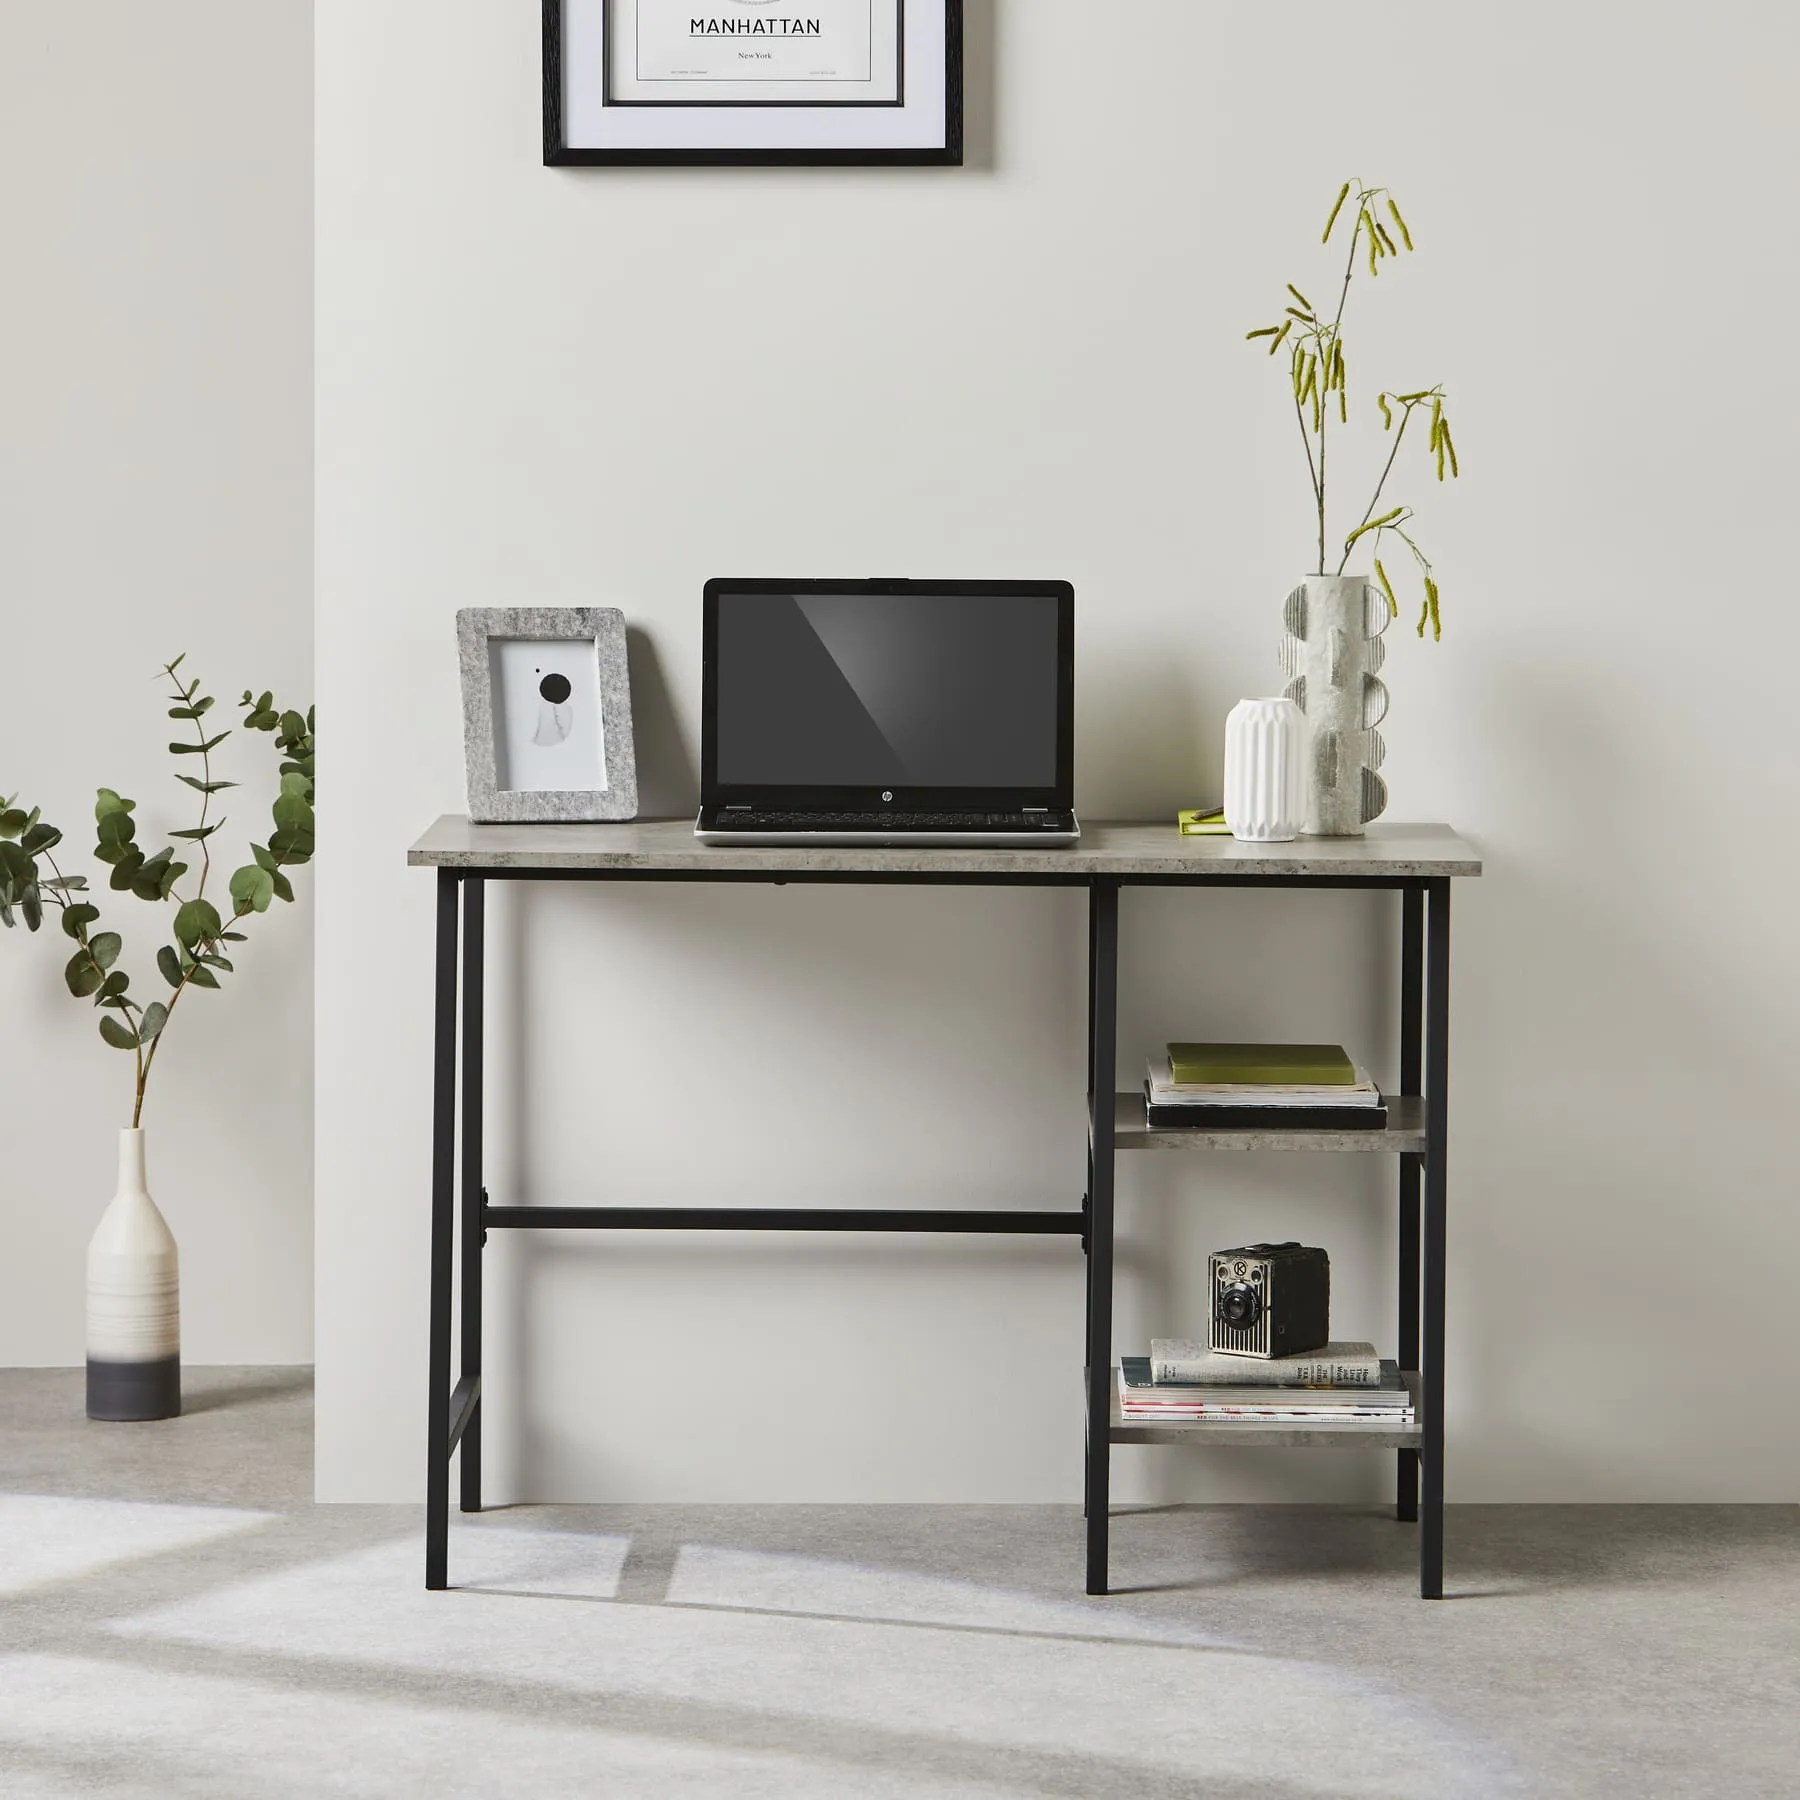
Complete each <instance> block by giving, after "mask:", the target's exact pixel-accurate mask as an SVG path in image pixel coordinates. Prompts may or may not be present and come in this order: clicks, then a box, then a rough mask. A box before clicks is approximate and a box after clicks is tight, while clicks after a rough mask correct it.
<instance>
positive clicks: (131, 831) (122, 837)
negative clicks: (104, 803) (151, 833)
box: [97, 811, 137, 844]
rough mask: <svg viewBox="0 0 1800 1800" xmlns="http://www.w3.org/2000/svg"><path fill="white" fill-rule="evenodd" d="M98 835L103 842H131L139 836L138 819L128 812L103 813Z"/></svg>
mask: <svg viewBox="0 0 1800 1800" xmlns="http://www.w3.org/2000/svg"><path fill="white" fill-rule="evenodd" d="M97 835H98V837H99V840H100V842H101V843H103V844H129V843H130V842H131V840H132V839H133V838H134V837H136V836H137V821H136V820H135V819H134V818H132V816H131V814H130V813H128V812H123V811H114V812H109V813H103V814H101V816H100V823H99V826H98V829H97Z"/></svg>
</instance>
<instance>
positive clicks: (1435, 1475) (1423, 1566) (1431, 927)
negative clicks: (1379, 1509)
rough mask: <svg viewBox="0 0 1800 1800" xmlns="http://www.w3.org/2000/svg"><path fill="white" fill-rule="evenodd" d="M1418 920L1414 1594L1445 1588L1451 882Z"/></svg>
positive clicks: (1436, 1595) (1437, 887) (1438, 1594)
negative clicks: (1420, 1409) (1421, 1296)
mask: <svg viewBox="0 0 1800 1800" xmlns="http://www.w3.org/2000/svg"><path fill="white" fill-rule="evenodd" d="M1428 901H1429V904H1428V907H1427V911H1426V920H1425V1016H1426V1059H1425V1102H1426V1105H1427V1107H1428V1108H1429V1109H1430V1110H1429V1115H1428V1118H1427V1122H1426V1136H1425V1257H1424V1263H1425V1305H1424V1319H1423V1338H1424V1342H1423V1346H1422V1348H1423V1352H1424V1353H1423V1355H1422V1356H1421V1358H1420V1361H1419V1369H1420V1373H1421V1375H1422V1376H1423V1377H1424V1385H1425V1393H1424V1401H1425V1417H1424V1420H1423V1426H1424V1439H1425V1443H1424V1470H1423V1473H1424V1477H1425V1479H1424V1490H1425V1491H1424V1497H1423V1502H1422V1514H1421V1518H1420V1527H1419V1593H1420V1594H1421V1595H1422V1596H1423V1597H1424V1598H1425V1599H1427V1600H1441V1599H1442V1598H1443V1594H1444V1233H1445V1224H1446V1219H1445V1211H1446V1209H1445V1194H1446V1188H1445V1167H1444V1157H1445V1149H1446V1146H1447V1145H1448V1143H1449V1099H1450V883H1449V881H1448V880H1447V879H1445V878H1443V877H1441V876H1438V877H1433V879H1432V880H1431V882H1430V884H1429V888H1428Z"/></svg>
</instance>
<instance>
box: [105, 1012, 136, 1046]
mask: <svg viewBox="0 0 1800 1800" xmlns="http://www.w3.org/2000/svg"><path fill="white" fill-rule="evenodd" d="M100 1035H101V1036H102V1037H103V1038H105V1039H106V1041H107V1042H108V1043H109V1044H111V1045H112V1047H113V1048H114V1049H115V1050H135V1049H136V1048H137V1047H138V1034H137V1033H136V1032H135V1031H132V1030H131V1029H130V1028H129V1027H127V1026H124V1025H121V1024H120V1023H119V1021H118V1020H117V1019H102V1020H101V1021H100Z"/></svg>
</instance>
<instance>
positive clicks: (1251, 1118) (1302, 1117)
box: [1144, 1044, 1387, 1131]
mask: <svg viewBox="0 0 1800 1800" xmlns="http://www.w3.org/2000/svg"><path fill="white" fill-rule="evenodd" d="M1144 1122H1145V1124H1147V1125H1149V1126H1152V1127H1154V1128H1155V1129H1157V1130H1162V1129H1164V1128H1166V1127H1171V1126H1173V1127H1176V1128H1180V1127H1182V1126H1199V1127H1201V1128H1202V1129H1212V1130H1218V1129H1221V1128H1239V1127H1242V1128H1246V1129H1255V1128H1256V1127H1258V1126H1262V1127H1265V1128H1270V1129H1275V1128H1279V1127H1281V1126H1292V1125H1298V1126H1301V1127H1303V1128H1310V1129H1311V1130H1314V1131H1356V1130H1365V1131H1382V1130H1385V1129H1386V1127H1387V1108H1386V1107H1385V1106H1384V1105H1383V1104H1382V1101H1381V1090H1380V1089H1379V1088H1378V1087H1376V1085H1375V1083H1374V1082H1373V1081H1371V1080H1370V1079H1369V1072H1368V1071H1367V1070H1366V1069H1363V1068H1359V1067H1358V1066H1357V1065H1356V1064H1355V1063H1353V1062H1351V1060H1350V1058H1349V1057H1348V1056H1347V1055H1346V1054H1345V1052H1344V1048H1343V1046H1342V1045H1341V1044H1171V1045H1170V1046H1169V1053H1168V1055H1167V1056H1166V1057H1162V1058H1159V1059H1156V1060H1153V1061H1152V1062H1151V1064H1150V1067H1149V1069H1148V1071H1147V1073H1146V1075H1145V1078H1144Z"/></svg>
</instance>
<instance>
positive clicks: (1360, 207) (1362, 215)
mask: <svg viewBox="0 0 1800 1800" xmlns="http://www.w3.org/2000/svg"><path fill="white" fill-rule="evenodd" d="M1368 207H1369V196H1368V192H1367V190H1366V189H1362V188H1361V187H1360V185H1359V188H1358V192H1357V196H1356V223H1355V224H1354V225H1352V226H1351V228H1350V254H1349V255H1348V256H1347V257H1345V259H1344V283H1343V286H1342V287H1340V288H1339V289H1338V303H1337V312H1336V314H1335V315H1334V316H1333V318H1332V321H1331V332H1330V342H1331V344H1336V343H1337V341H1338V333H1339V331H1340V330H1341V329H1342V327H1343V323H1344V303H1345V302H1346V301H1347V300H1348V299H1349V298H1350V283H1351V281H1352V280H1353V279H1354V278H1355V275H1356V246H1357V243H1358V241H1359V240H1360V238H1361V237H1362V230H1363V221H1364V220H1365V219H1366V218H1367V217H1368ZM1320 341H1321V343H1323V342H1324V338H1323V337H1321V340H1320ZM1322 360H1326V361H1328V360H1329V357H1328V356H1327V357H1325V358H1322ZM1330 412H1331V408H1330V407H1329V406H1327V405H1326V404H1325V403H1324V396H1323V395H1321V396H1320V406H1319V469H1318V474H1317V476H1316V477H1315V479H1314V482H1313V486H1314V488H1315V490H1316V492H1317V494H1318V498H1319V573H1320V574H1321V575H1323V574H1324V573H1325V431H1326V427H1327V426H1328V425H1329V424H1330V422H1331V420H1330ZM1307 460H1308V462H1309V463H1310V462H1311V460H1312V446H1311V445H1310V444H1309V445H1308V446H1307ZM1342 572H1343V571H1342V567H1341V565H1340V568H1339V573H1340V574H1341V573H1342Z"/></svg>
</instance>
